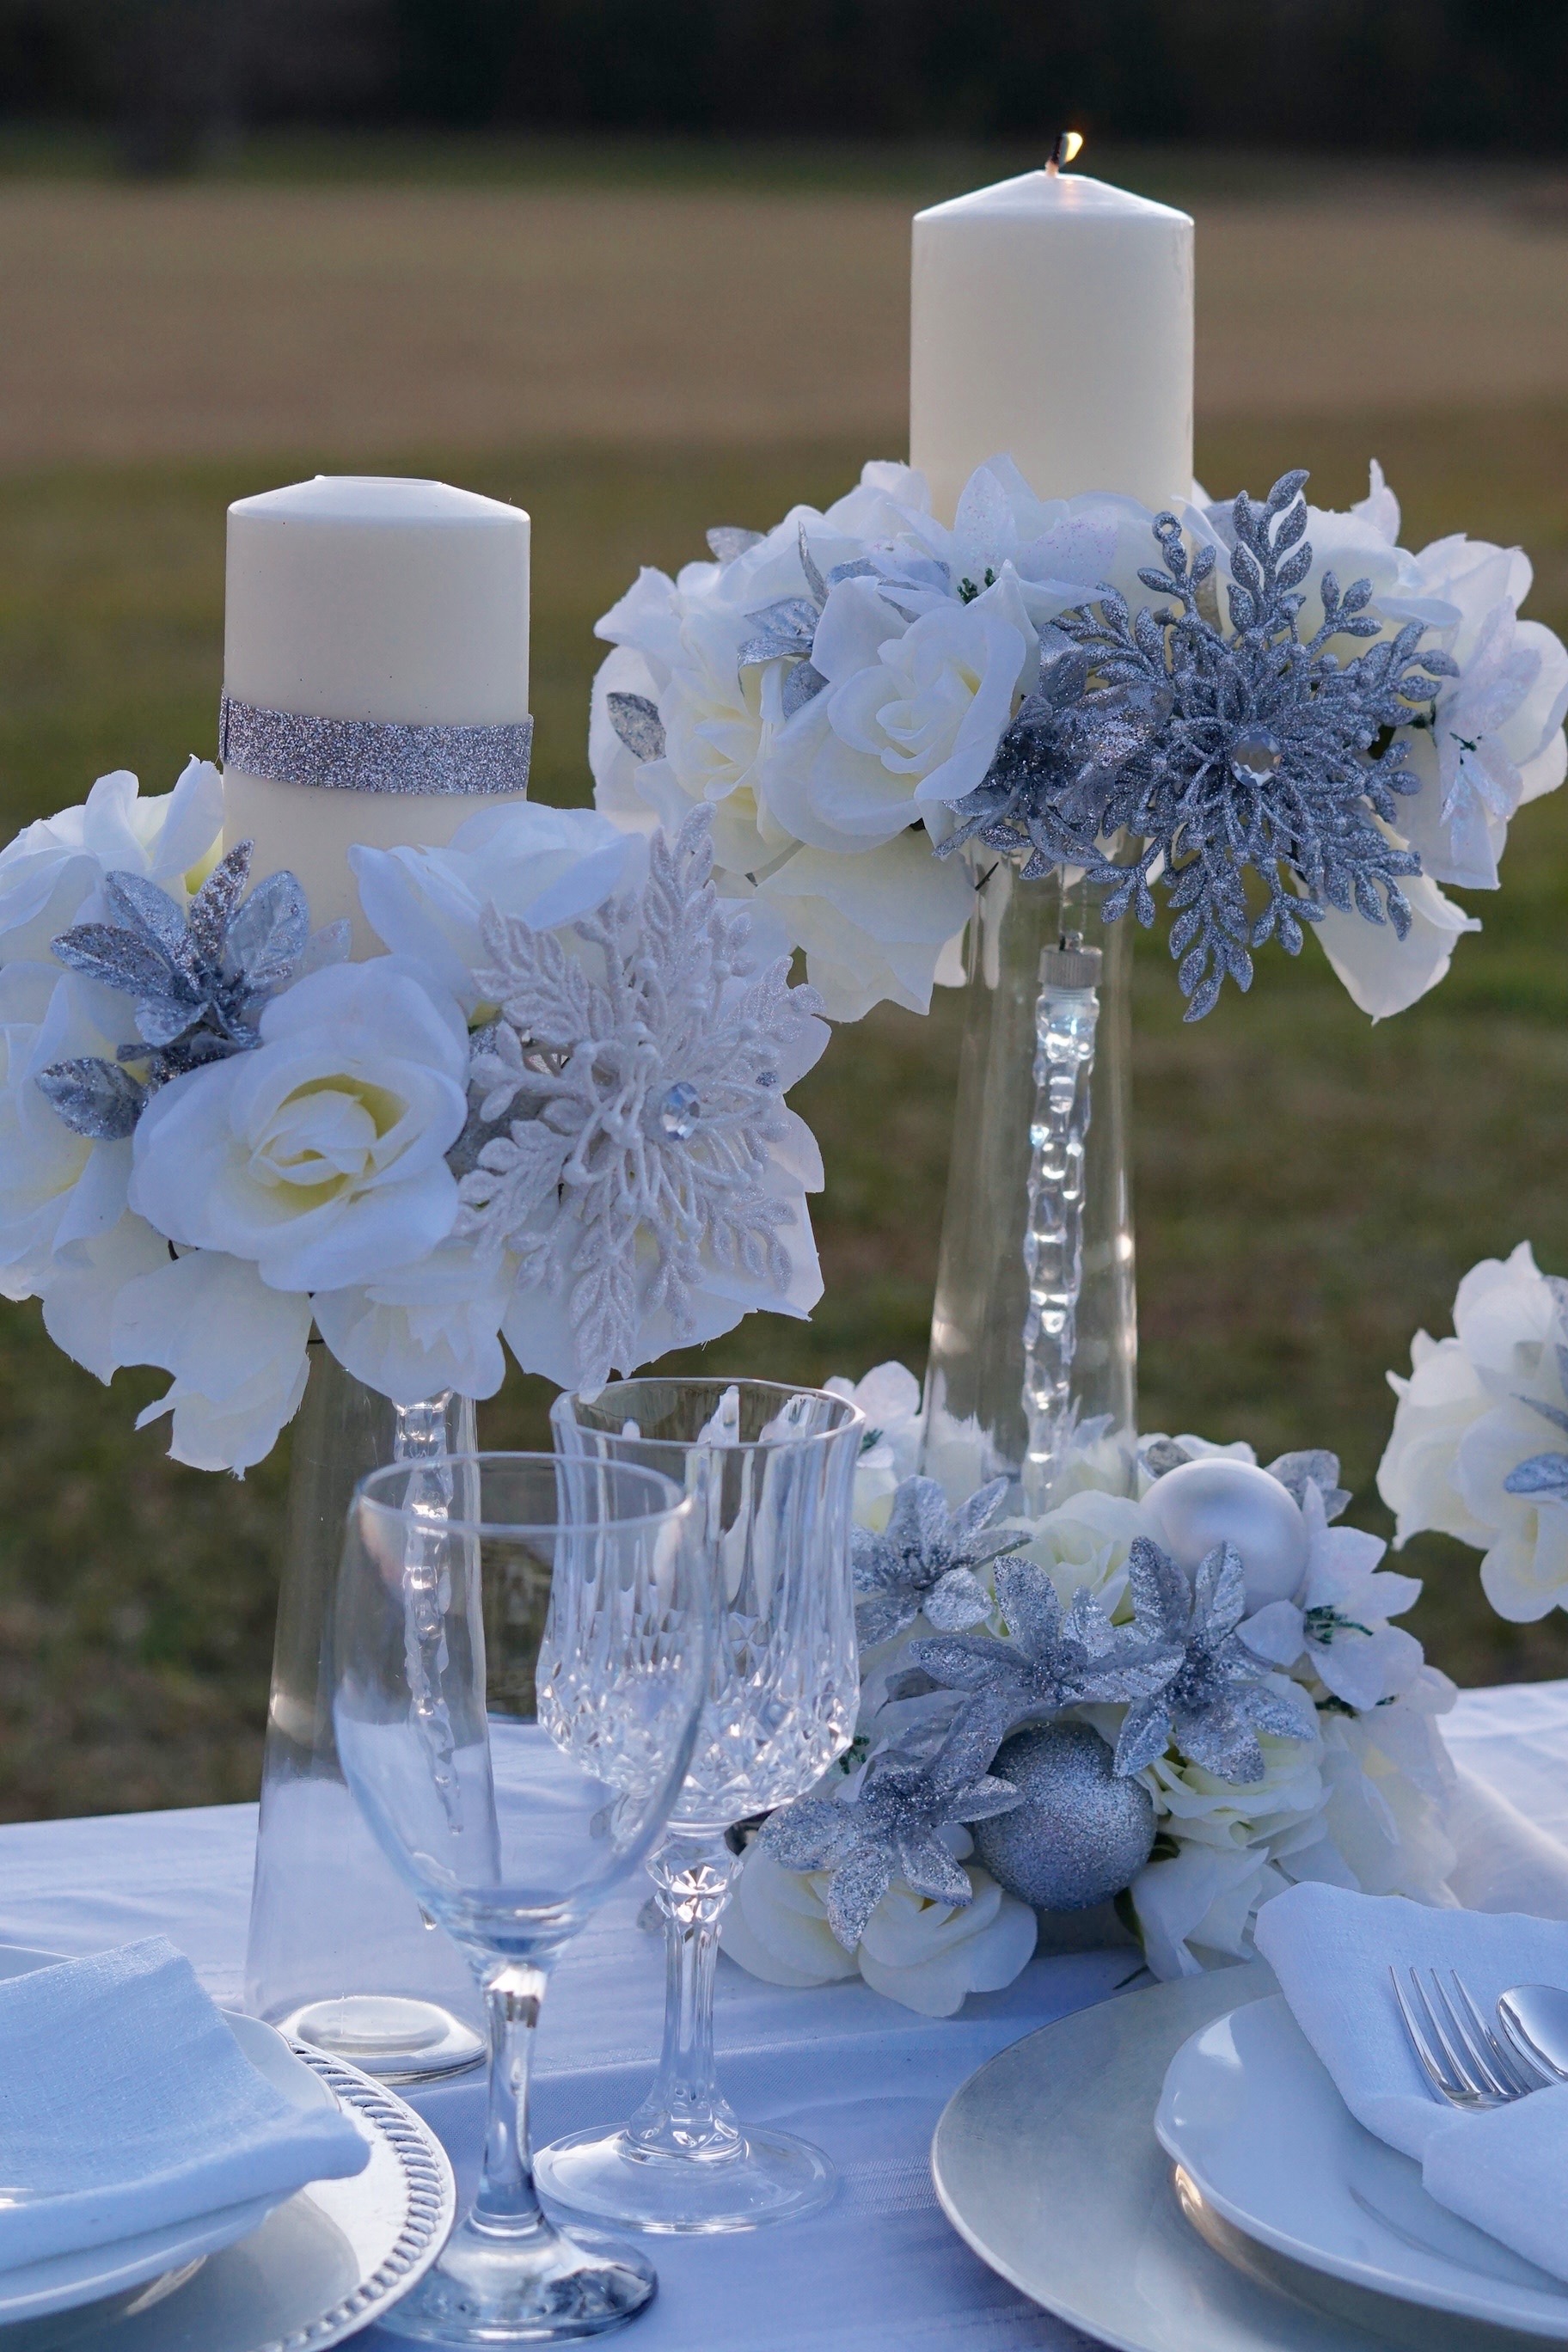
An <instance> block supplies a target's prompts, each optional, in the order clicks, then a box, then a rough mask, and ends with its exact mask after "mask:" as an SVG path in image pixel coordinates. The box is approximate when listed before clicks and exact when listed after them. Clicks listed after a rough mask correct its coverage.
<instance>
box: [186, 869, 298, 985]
mask: <svg viewBox="0 0 1568 2352" xmlns="http://www.w3.org/2000/svg"><path fill="white" fill-rule="evenodd" d="M216 878H217V877H216V875H215V876H214V877H213V879H214V880H215V881H216ZM197 905H198V906H199V905H200V899H199V898H198V900H197ZM195 912H196V909H195V908H192V910H191V913H192V929H193V930H194V929H195ZM225 933H226V936H227V945H228V953H229V956H230V958H231V960H232V961H233V963H234V965H235V968H236V969H237V971H238V972H239V973H240V974H241V976H242V977H243V978H244V979H245V980H246V981H247V982H249V984H250V986H251V987H252V988H253V989H256V990H258V991H259V990H263V989H265V990H268V991H270V990H272V989H275V988H281V987H282V986H283V984H284V983H285V982H286V981H288V980H289V978H291V977H292V975H293V974H294V972H295V971H296V970H297V969H298V966H299V963H300V958H301V957H302V956H303V954H304V952H305V948H306V944H307V942H308V941H309V940H310V906H309V904H308V902H307V900H306V898H305V893H304V892H303V890H302V889H301V888H300V885H299V883H298V882H297V881H296V880H295V878H294V877H293V875H292V874H289V872H287V871H285V872H283V873H280V874H269V875H268V877H267V878H266V880H265V881H264V882H258V884H257V886H256V887H255V889H254V890H253V891H252V892H251V894H250V896H249V898H247V900H246V901H245V904H244V905H243V906H242V907H240V908H239V909H238V911H237V913H233V914H230V915H226V917H225V919H224V921H223V924H222V926H221V927H220V929H219V933H218V937H219V940H220V941H221V940H222V939H223V937H224V935H225ZM219 952H220V953H221V948H220V950H219ZM215 961H216V958H215Z"/></svg>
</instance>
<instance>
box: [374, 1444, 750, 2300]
mask: <svg viewBox="0 0 1568 2352" xmlns="http://www.w3.org/2000/svg"><path fill="white" fill-rule="evenodd" d="M444 1466H445V1467H446V1468H447V1470H448V1471H449V1473H450V1475H449V1478H447V1480H446V1481H444V1500H443V1504H442V1507H441V1508H440V1509H439V1510H438V1511H432V1510H431V1509H430V1508H429V1507H428V1504H427V1499H426V1485H425V1482H424V1481H423V1480H422V1476H421V1470H420V1465H418V1464H416V1463H395V1464H393V1465H390V1466H388V1467H387V1468H384V1469H381V1470H376V1471H374V1472H373V1473H372V1474H371V1475H370V1476H369V1477H368V1478H365V1479H363V1481H362V1482H361V1484H360V1486H358V1487H357V1488H356V1489H355V1493H354V1498H353V1503H352V1504H351V1506H350V1508H349V1515H348V1529H347V1535H346V1538H345V1541H344V1547H343V1557H342V1570H341V1572H340V1576H339V1583H338V1593H337V1606H336V1621H335V1627H334V1638H333V1645H332V1646H333V1670H332V1672H333V1706H332V1716H333V1723H334V1727H335V1729H336V1732H337V1739H338V1749H339V1754H340V1757H341V1759H342V1768H343V1772H344V1776H345V1778H346V1780H347V1781H348V1784H349V1787H350V1789H351V1790H353V1795H354V1797H355V1799H356V1800H357V1801H358V1803H359V1805H360V1808H361V1810H362V1811H363V1814H364V1816H365V1818H366V1820H367V1821H368V1822H369V1823H370V1825H371V1828H372V1830H373V1831H374V1833H375V1836H376V1837H377V1839H378V1840H379V1842H380V1843H381V1846H382V1848H383V1850H384V1853H386V1855H387V1857H388V1859H389V1860H390V1861H391V1863H392V1864H393V1865H394V1867H395V1869H396V1870H397V1871H398V1872H399V1873H400V1874H401V1875H402V1876H403V1878H404V1879H405V1881H406V1883H407V1884H408V1885H410V1886H411V1887H412V1889H413V1891H414V1893H415V1894H416V1895H417V1897H418V1899H419V1901H420V1902H421V1903H422V1904H423V1905H424V1906H425V1908H426V1911H427V1912H428V1913H429V1914H430V1915H431V1916H432V1917H434V1918H436V1919H437V1920H438V1921H439V1922H440V1924H441V1926H442V1927H445V1928H446V1929H447V1933H448V1935H450V1936H451V1937H454V1939H455V1940H456V1942H457V1943H458V1946H459V1948H461V1950H462V1952H463V1954H464V1956H465V1958H467V1959H468V1964H469V1966H470V1967H471V1968H472V1969H473V1970H474V1972H475V1974H476V1976H477V1977H478V1979H479V1982H480V1985H481V1987H482V1989H483V1991H484V1997H485V2005H486V2009H487V2011H488V2015H489V2032H490V2084H489V2123H488V2128H487V2131H486V2137H485V2151H484V2165H483V2170H482V2174H481V2177H480V2180H479V2193H478V2195H477V2197H476V2198H475V2200H474V2204H473V2208H472V2210H471V2211H470V2212H469V2213H468V2216H467V2218H466V2219H465V2220H464V2221H461V2222H459V2224H458V2228H457V2229H456V2230H455V2231H453V2233H452V2235H451V2237H450V2238H449V2239H448V2240H447V2245H446V2247H445V2250H444V2251H443V2252H442V2254H441V2256H440V2258H439V2260H438V2261H437V2263H436V2265H435V2267H434V2268H433V2269H432V2270H430V2271H428V2272H427V2273H426V2275H425V2277H424V2279H423V2280H422V2281H421V2282H420V2284H418V2286H417V2287H416V2288H415V2289H414V2291H413V2293H412V2294H409V2295H407V2296H406V2297H405V2299H404V2301H403V2302H402V2303H400V2304H398V2305H396V2307H395V2310H394V2311H392V2312H390V2313H389V2314H388V2315H386V2317H385V2319H384V2322H383V2325H384V2326H386V2327H388V2328H389V2329H391V2330H392V2331H393V2332H394V2333H395V2334H397V2335H400V2336H414V2337H416V2338H418V2339H421V2340H423V2341H425V2342H427V2343H439V2344H451V2345H479V2344H485V2345H498V2344H512V2343H540V2342H552V2341H556V2340H560V2339H564V2338H568V2337H573V2336H592V2335H597V2334H600V2333H602V2332H603V2331H604V2330H605V2329H606V2328H609V2327H615V2326H619V2325H620V2323H621V2322H622V2321H623V2320H626V2319H629V2318H630V2317H631V2316H632V2315H633V2314H634V2313H635V2312H637V2311H638V2310H640V2309H641V2307H642V2305H644V2304H645V2303H646V2302H647V2300H648V2298H649V2296H650V2295H651V2294H653V2292H654V2287H655V2279H654V2273H653V2271H652V2269H651V2267H650V2266H649V2264H648V2263H647V2260H646V2259H645V2257H644V2256H643V2255H641V2254H639V2253H637V2252H635V2251H634V2250H633V2249H631V2248H629V2247H622V2246H616V2245H615V2244H613V2243H609V2242H604V2241H596V2240H594V2239H590V2238H587V2237H584V2239H582V2240H577V2239H574V2238H569V2237H566V2236H564V2235H563V2233H562V2232H561V2231H558V2230H556V2229H555V2227H554V2226H553V2224H552V2222H550V2221H548V2220H547V2219H546V2218H545V2216H544V2215H543V2214H542V2212H541V2210H540V2207H539V2203H538V2200H537V2199H536V2197H535V2195H534V2189H533V2178H532V2168H531V2159H530V2153H529V2139H528V2112H527V2095H528V2070H529V2057H530V2050H531V2041H532V2029H533V2027H534V2025H535V2023H536V2022H537V2021H538V2017H539V2009H540V2003H541V2000H542V1998H543V1994H544V1990H545V1984H546V1981H547V1979H548V1976H549V1971H550V1968H551V1965H552V1962H553V1960H554V1959H555V1958H556V1955H557V1954H558V1953H559V1952H560V1950H561V1948H562V1947H563V1945H564V1944H565V1943H567V1942H568V1941H569V1939H570V1938H571V1937H573V1936H574V1934H575V1933H576V1931H577V1929H578V1928H579V1927H581V1926H582V1925H583V1923H584V1920H585V1919H586V1918H587V1916H589V1914H590V1913H591V1912H592V1911H593V1910H594V1909H595V1906H597V1905H598V1904H600V1903H602V1902H603V1901H604V1899H605V1896H606V1895H608V1894H609V1893H610V1892H611V1890H612V1889H613V1888H614V1887H616V1885H619V1884H620V1883H621V1881H622V1880H624V1879H625V1878H626V1874H627V1873H628V1872H630V1871H632V1870H633V1869H635V1868H636V1866H637V1864H638V1863H639V1862H641V1861H642V1860H643V1859H644V1858H645V1856H646V1855H647V1852H648V1850H649V1848H650V1846H651V1845H652V1843H653V1842H654V1840H655V1839H656V1838H657V1837H658V1834H659V1832H661V1830H662V1829H663V1827H664V1824H665V1822H666V1820H667V1818H668V1812H669V1809H670V1805H671V1803H672V1802H673V1801H674V1799H675V1797H676V1796H677V1794H678V1793H679V1789H680V1787H681V1784H682V1781H683V1780H684V1778H685V1774H686V1769H687V1766H688V1764H689V1760H690V1757H691V1753H692V1745H693V1740H694V1737H695V1734H696V1729H697V1726H698V1722H699V1718H700V1711H701V1708H702V1706H703V1703H704V1697H705V1693H706V1689H707V1684H708V1675H709V1664H710V1649H711V1624H712V1612H711V1606H710V1593H709V1580H708V1576H707V1570H706V1562H705V1560H704V1559H703V1556H702V1551H701V1547H700V1545H699V1544H698V1543H697V1542H696V1541H695V1539H694V1538H695V1517H696V1508H697V1507H696V1504H695V1502H694V1501H693V1500H692V1499H691V1498H689V1497H688V1496H683V1495H682V1493H681V1492H680V1490H679V1488H678V1487H676V1486H672V1485H671V1484H670V1483H669V1481H668V1479H666V1478H663V1477H661V1476H660V1475H658V1473H657V1472H655V1471H652V1470H649V1469H647V1468H646V1467H641V1466H638V1465H636V1464H633V1463H621V1462H608V1461H605V1462H585V1461H577V1462H569V1461H566V1460H563V1458H562V1457H560V1456H559V1455H552V1454H453V1455H451V1456H449V1457H448V1458H447V1464H446V1465H444Z"/></svg>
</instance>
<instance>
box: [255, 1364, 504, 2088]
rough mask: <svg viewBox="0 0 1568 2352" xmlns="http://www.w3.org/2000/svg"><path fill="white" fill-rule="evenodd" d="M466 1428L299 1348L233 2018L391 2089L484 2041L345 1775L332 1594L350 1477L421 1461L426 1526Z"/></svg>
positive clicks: (467, 1450) (462, 1415) (469, 1413)
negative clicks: (250, 1874) (335, 1724)
mask: <svg viewBox="0 0 1568 2352" xmlns="http://www.w3.org/2000/svg"><path fill="white" fill-rule="evenodd" d="M474 1424H475V1416H474V1407H473V1403H472V1402H471V1400H470V1399H468V1398H467V1397H459V1396H456V1395H453V1394H451V1393H450V1392H448V1393H447V1394H445V1395H442V1396H438V1397H433V1398H430V1399H429V1400H428V1401H426V1402H424V1403H422V1404H416V1405H395V1404H394V1403H393V1402H391V1400H390V1399H389V1398H387V1397H384V1396H382V1395H380V1394H378V1392H377V1391H375V1390H374V1389H369V1388H366V1387H365V1385H364V1383H363V1381H357V1380H355V1379H354V1378H353V1375H352V1374H351V1373H349V1372H346V1371H344V1370H343V1369H342V1365H341V1364H339V1363H338V1362H337V1360H336V1359H335V1358H334V1357H333V1356H331V1354H330V1353H329V1352H328V1350H327V1349H326V1348H324V1347H323V1346H321V1343H320V1342H319V1341H313V1342H312V1343H311V1348H310V1381H309V1385H308V1386H307V1389H306V1391H305V1401H304V1403H303V1405H302V1406H301V1408H300V1413H299V1416H298V1418H297V1419H296V1421H295V1423H294V1426H293V1431H292V1468H291V1473H290V1478H289V1506H288V1522H287V1540H286V1549H285V1553H284V1560H283V1574H282V1580H281V1583H280V1587H279V1600H278V1632H277V1638H276V1643H275V1647H274V1652H273V1663H272V1689H271V1696H270V1700H269V1704H268V1715H267V1739H266V1748H265V1751H264V1755H263V1759H262V1770H261V1805H260V1815H259V1821H258V1831H257V1843H256V1876H255V1881H254V1884H253V1886H252V1891H251V1903H250V1933H249V1939H248V1946H247V1958H246V2006H247V2008H248V2009H249V2010H250V2011H251V2012H252V2014H253V2015H255V2016H257V2017H262V2018H266V2019H267V2020H268V2021H269V2022H270V2023H272V2024H274V2025H277V2026H279V2027H280V2028H281V2029H282V2030H283V2031H284V2032H288V2033H291V2034H294V2035H296V2036H298V2037H299V2038H300V2040H302V2041H305V2042H311V2043H313V2044H314V2045H315V2046H316V2047H318V2048H319V2049H322V2050H326V2051H328V2052H330V2053H331V2054H332V2055H333V2056H335V2057H340V2058H343V2059H346V2060H348V2061H349V2063H351V2064H353V2065H355V2066H358V2067H361V2068H362V2069H363V2070H364V2071H365V2072H366V2073H368V2074H375V2075H377V2076H379V2077H380V2078H381V2079H382V2080H383V2081H384V2082H389V2083H420V2082H431V2081H436V2080H438V2079H441V2078H443V2077H445V2076H447V2075H450V2074H459V2073H462V2072H463V2071H464V2070H466V2069H467V2068H468V2067H470V2066H477V2065H478V2064H479V2061H480V2059H481V2058H482V2057H483V2056H484V2054H485V2051H486V2048H487V2046H488V2045H487V2042H486V2038H485V2025H484V2017H483V2010H482V2005H481V2003H480V2000H479V1993H478V1991H477V1990H476V1988H475V1984H474V1979H473V1975H472V1972H471V1970H470V1969H469V1968H468V1964H467V1962H466V1961H465V1960H464V1959H463V1958H462V1955H461V1954H460V1953H459V1952H458V1948H457V1946H456V1945H455V1944H454V1943H453V1942H452V1941H451V1940H450V1938H449V1937H447V1935H446V1933H445V1932H444V1931H443V1930H442V1929H441V1928H439V1927H437V1926H435V1924H434V1923H433V1922H432V1921H431V1920H430V1919H429V1918H428V1917H427V1916H426V1914H425V1913H424V1912H423V1911H422V1910H421V1909H420V1907H419V1905H418V1903H417V1902H416V1899H415V1897H414V1895H412V1894H411V1893H410V1892H409V1890H408V1888H407V1886H406V1885H405V1883H404V1882H403V1881H402V1880H401V1879H400V1878H399V1877H397V1875H396V1874H395V1872H394V1870H393V1868H392V1865H391V1864H390V1863H389V1862H388V1861H387V1860H386V1859H385V1857H384V1854H383V1853H382V1851H381V1848H380V1847H379V1846H378V1845H377V1843H375V1840H374V1837H373V1836H372V1834H371V1832H370V1830H369V1829H368V1827H367V1826H366V1824H365V1822H364V1821H363V1817H362V1815H361V1813H360V1811H359V1808H358V1806H357V1805H356V1804H355V1803H354V1801H353V1798H352V1796H351V1795H350V1794H349V1790H348V1788H347V1785H346V1783H345V1781H344V1780H343V1774H342V1766H341V1764H340V1762H339V1760H338V1749H337V1741H336V1738H335V1737H334V1734H333V1729H332V1716H331V1691H332V1681H331V1609H332V1596H333V1594H334V1592H335V1591H336V1586H337V1577H338V1562H339V1559H340V1557H341V1554H342V1537H343V1525H344V1520H345V1517H346V1515H347V1511H348V1507H349V1500H350V1497H351V1496H352V1495H353V1490H354V1487H355V1486H356V1485H357V1484H358V1482H359V1481H360V1479H361V1478H363V1476H364V1475H366V1474H367V1473H368V1472H369V1471H371V1470H374V1469H375V1468H377V1467H378V1466H379V1465H382V1464H384V1463H391V1462H398V1461H410V1460H412V1461H419V1462H426V1463H427V1464H428V1465H429V1466H428V1468H427V1470H426V1471H425V1472H424V1473H423V1475H422V1479H421V1486H422V1490H423V1495H422V1499H423V1506H424V1507H425V1509H426V1512H427V1513H428V1515H429V1516H430V1517H431V1519H432V1521H433V1524H434V1525H435V1526H436V1527H437V1528H439V1526H440V1523H441V1520H442V1518H443V1516H444V1513H445V1510H446V1508H447V1507H448V1506H449V1504H450V1499H451V1496H450V1485H449V1482H450V1473H449V1471H448V1470H447V1468H446V1467H445V1465H444V1457H446V1456H447V1455H449V1454H471V1453H472V1452H473V1451H474V1447H475V1425H474ZM407 1576H408V1590H407V1591H406V1592H405V1608H406V1610H407V1612H408V1615H409V1625H410V1633H411V1638H413V1639H414V1646H415V1648H417V1647H418V1643H417V1639H416V1636H417V1634H418V1631H419V1622H420V1612H421V1611H422V1610H428V1608H429V1607H431V1606H432V1605H434V1602H433V1597H432V1595H431V1594H429V1593H426V1592H424V1591H422V1589H421V1587H420V1585H419V1582H418V1579H417V1574H416V1563H415V1564H413V1565H411V1566H410V1568H409V1570H408V1571H407ZM433 1769H434V1767H433Z"/></svg>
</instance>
